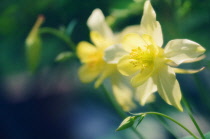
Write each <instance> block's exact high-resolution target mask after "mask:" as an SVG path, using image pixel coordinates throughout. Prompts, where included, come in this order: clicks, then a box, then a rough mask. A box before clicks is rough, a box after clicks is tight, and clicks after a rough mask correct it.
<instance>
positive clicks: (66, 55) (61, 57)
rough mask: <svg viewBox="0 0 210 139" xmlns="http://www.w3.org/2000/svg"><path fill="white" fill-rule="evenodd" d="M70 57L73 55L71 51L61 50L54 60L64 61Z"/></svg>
mask: <svg viewBox="0 0 210 139" xmlns="http://www.w3.org/2000/svg"><path fill="white" fill-rule="evenodd" d="M72 57H74V54H73V53H72V52H62V53H60V54H59V55H58V56H57V57H56V59H55V61H57V62H63V61H66V60H68V59H70V58H72Z"/></svg>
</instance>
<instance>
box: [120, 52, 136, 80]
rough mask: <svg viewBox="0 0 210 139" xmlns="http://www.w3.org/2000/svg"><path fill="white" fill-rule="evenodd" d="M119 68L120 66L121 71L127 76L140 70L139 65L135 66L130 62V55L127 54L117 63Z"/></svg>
mask: <svg viewBox="0 0 210 139" xmlns="http://www.w3.org/2000/svg"><path fill="white" fill-rule="evenodd" d="M117 68H118V70H119V72H120V73H121V74H123V75H125V76H129V75H132V74H135V73H136V72H137V71H140V67H139V66H134V65H133V64H132V63H131V62H130V56H129V55H125V56H123V57H122V58H121V59H120V60H119V62H118V64H117Z"/></svg>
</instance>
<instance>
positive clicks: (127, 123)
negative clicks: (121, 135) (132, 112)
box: [116, 116, 137, 131]
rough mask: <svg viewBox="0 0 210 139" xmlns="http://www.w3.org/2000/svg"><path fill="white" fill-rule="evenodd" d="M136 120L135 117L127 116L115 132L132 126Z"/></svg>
mask: <svg viewBox="0 0 210 139" xmlns="http://www.w3.org/2000/svg"><path fill="white" fill-rule="evenodd" d="M136 118H137V117H136V116H129V117H127V118H125V119H124V120H123V121H122V123H121V124H120V126H119V127H118V128H117V129H116V131H120V130H124V129H126V128H129V127H131V126H133V124H134V122H135V120H136Z"/></svg>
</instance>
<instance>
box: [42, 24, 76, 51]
mask: <svg viewBox="0 0 210 139" xmlns="http://www.w3.org/2000/svg"><path fill="white" fill-rule="evenodd" d="M39 33H41V34H43V33H49V34H52V35H55V36H56V37H58V38H60V39H61V40H63V41H64V42H65V43H66V44H67V45H68V46H69V47H70V48H71V49H72V51H75V48H76V47H75V44H74V42H73V41H72V40H71V38H70V37H69V36H68V35H66V34H64V33H63V32H62V31H60V30H57V29H54V28H49V27H45V28H40V29H39Z"/></svg>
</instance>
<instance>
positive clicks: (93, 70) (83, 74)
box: [78, 64, 101, 83]
mask: <svg viewBox="0 0 210 139" xmlns="http://www.w3.org/2000/svg"><path fill="white" fill-rule="evenodd" d="M100 72H101V67H98V66H90V65H88V64H84V65H82V66H81V67H80V68H79V72H78V74H79V79H80V80H81V82H83V83H89V82H92V81H93V80H94V79H96V77H97V76H98V75H99V74H100Z"/></svg>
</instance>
